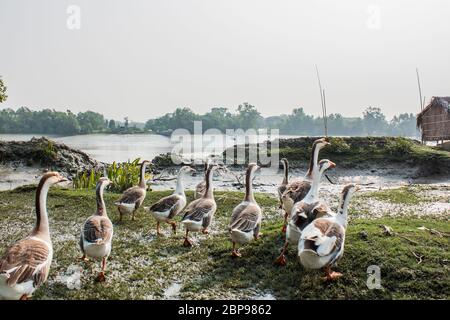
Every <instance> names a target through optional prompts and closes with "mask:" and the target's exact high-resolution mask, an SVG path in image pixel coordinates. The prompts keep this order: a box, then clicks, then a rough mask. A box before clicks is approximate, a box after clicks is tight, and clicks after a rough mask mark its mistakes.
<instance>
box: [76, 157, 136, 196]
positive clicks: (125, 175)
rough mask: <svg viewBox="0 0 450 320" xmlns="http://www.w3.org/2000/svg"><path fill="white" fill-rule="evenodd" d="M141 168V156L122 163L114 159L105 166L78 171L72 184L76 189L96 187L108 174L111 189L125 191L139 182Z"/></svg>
mask: <svg viewBox="0 0 450 320" xmlns="http://www.w3.org/2000/svg"><path fill="white" fill-rule="evenodd" d="M140 168H141V167H140V159H139V158H137V159H135V160H133V161H127V162H122V163H116V162H115V161H114V162H113V163H112V164H108V165H105V166H104V167H103V168H97V169H94V168H92V169H91V170H85V171H82V172H79V173H77V174H76V175H75V176H74V177H73V180H72V184H73V187H74V188H75V189H95V186H96V185H97V182H98V180H99V179H100V178H101V177H104V176H107V177H108V179H109V180H110V181H111V184H110V186H109V189H110V190H112V191H117V192H123V191H125V190H126V189H128V188H130V187H132V186H135V185H137V184H138V183H139V178H140Z"/></svg>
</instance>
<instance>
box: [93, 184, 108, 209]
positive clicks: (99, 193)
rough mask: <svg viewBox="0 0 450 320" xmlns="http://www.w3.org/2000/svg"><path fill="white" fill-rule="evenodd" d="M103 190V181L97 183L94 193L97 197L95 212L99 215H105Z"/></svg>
mask: <svg viewBox="0 0 450 320" xmlns="http://www.w3.org/2000/svg"><path fill="white" fill-rule="evenodd" d="M104 190H105V185H104V184H103V183H99V184H97V188H96V189H95V195H96V199H97V214H98V215H100V216H103V215H104V216H107V215H108V214H107V212H106V205H105V201H104V199H103V191H104Z"/></svg>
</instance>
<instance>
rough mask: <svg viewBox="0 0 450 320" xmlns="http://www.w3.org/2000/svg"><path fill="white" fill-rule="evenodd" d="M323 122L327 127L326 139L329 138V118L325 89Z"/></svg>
mask: <svg viewBox="0 0 450 320" xmlns="http://www.w3.org/2000/svg"><path fill="white" fill-rule="evenodd" d="M323 122H324V125H325V137H328V116H327V101H326V100H325V89H323Z"/></svg>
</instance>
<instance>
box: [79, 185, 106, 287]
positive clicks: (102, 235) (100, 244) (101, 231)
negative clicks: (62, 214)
mask: <svg viewBox="0 0 450 320" xmlns="http://www.w3.org/2000/svg"><path fill="white" fill-rule="evenodd" d="M110 183H111V181H109V180H108V178H104V177H103V178H100V179H99V180H98V182H97V186H96V188H95V194H96V201H97V212H96V213H95V214H94V215H92V216H90V217H89V218H87V220H86V221H85V222H84V225H83V228H82V229H81V235H80V249H81V251H82V252H83V256H82V257H81V260H87V258H92V259H95V260H101V267H102V271H101V272H100V273H99V274H98V277H97V278H96V280H97V281H98V282H103V281H105V279H106V278H105V269H106V259H108V257H109V255H110V253H111V246H112V244H111V243H112V238H113V224H112V222H111V220H110V219H109V217H108V214H107V212H106V206H105V201H104V200H103V191H104V189H105V187H106V186H108V185H109V184H110Z"/></svg>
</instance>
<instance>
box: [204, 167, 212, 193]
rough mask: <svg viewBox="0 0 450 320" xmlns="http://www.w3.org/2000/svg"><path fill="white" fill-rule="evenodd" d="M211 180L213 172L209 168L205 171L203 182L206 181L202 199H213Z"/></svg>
mask: <svg viewBox="0 0 450 320" xmlns="http://www.w3.org/2000/svg"><path fill="white" fill-rule="evenodd" d="M212 178H213V171H212V168H209V169H208V170H207V171H206V177H205V181H206V186H205V194H204V198H213V197H214V190H213V189H214V187H213V182H212V180H213V179H212Z"/></svg>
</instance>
